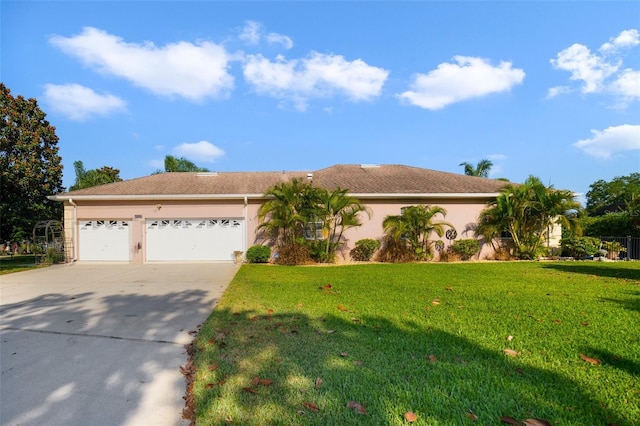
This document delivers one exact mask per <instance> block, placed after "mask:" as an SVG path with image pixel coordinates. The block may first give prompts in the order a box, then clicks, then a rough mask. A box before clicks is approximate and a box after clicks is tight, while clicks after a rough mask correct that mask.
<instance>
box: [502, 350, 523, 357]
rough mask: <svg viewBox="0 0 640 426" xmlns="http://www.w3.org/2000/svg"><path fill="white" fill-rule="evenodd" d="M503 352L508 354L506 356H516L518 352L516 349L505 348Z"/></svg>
mask: <svg viewBox="0 0 640 426" xmlns="http://www.w3.org/2000/svg"><path fill="white" fill-rule="evenodd" d="M503 352H504V354H505V355H508V356H518V354H519V352H518V351H514V350H513V349H505V350H504V351H503Z"/></svg>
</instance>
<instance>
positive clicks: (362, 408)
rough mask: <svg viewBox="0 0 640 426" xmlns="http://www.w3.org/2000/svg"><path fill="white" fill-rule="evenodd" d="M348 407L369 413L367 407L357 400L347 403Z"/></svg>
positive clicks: (357, 411)
mask: <svg viewBox="0 0 640 426" xmlns="http://www.w3.org/2000/svg"><path fill="white" fill-rule="evenodd" d="M347 408H351V409H353V410H354V411H355V412H356V413H360V414H367V408H366V407H365V406H364V405H362V404H360V403H359V402H356V401H349V402H348V403H347Z"/></svg>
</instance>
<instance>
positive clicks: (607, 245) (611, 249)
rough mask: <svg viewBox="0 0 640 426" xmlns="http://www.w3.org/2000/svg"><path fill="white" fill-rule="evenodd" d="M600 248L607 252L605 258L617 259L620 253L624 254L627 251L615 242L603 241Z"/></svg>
mask: <svg viewBox="0 0 640 426" xmlns="http://www.w3.org/2000/svg"><path fill="white" fill-rule="evenodd" d="M602 248H603V249H604V250H606V251H607V258H609V259H611V260H615V259H619V258H620V253H626V252H627V249H626V247H624V246H623V245H622V244H620V243H619V242H617V241H603V242H602Z"/></svg>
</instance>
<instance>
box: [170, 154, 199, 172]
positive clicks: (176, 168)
mask: <svg viewBox="0 0 640 426" xmlns="http://www.w3.org/2000/svg"><path fill="white" fill-rule="evenodd" d="M164 171H165V172H208V171H209V170H207V169H205V168H203V167H198V166H196V165H195V164H194V163H192V162H191V161H189V160H187V159H186V158H184V157H174V156H173V155H167V156H166V157H165V158H164Z"/></svg>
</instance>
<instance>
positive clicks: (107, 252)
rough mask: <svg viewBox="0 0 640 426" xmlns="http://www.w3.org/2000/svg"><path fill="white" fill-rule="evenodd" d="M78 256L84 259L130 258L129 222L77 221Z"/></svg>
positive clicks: (108, 259)
mask: <svg viewBox="0 0 640 426" xmlns="http://www.w3.org/2000/svg"><path fill="white" fill-rule="evenodd" d="M79 227H80V229H79V231H80V232H79V233H80V235H79V253H78V255H79V258H80V260H85V261H125V262H128V261H129V258H130V250H129V247H130V244H129V241H130V238H131V237H130V235H131V231H130V228H131V226H130V223H129V222H127V221H124V220H86V221H80V223H79Z"/></svg>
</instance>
